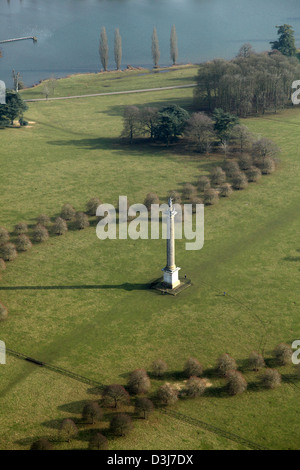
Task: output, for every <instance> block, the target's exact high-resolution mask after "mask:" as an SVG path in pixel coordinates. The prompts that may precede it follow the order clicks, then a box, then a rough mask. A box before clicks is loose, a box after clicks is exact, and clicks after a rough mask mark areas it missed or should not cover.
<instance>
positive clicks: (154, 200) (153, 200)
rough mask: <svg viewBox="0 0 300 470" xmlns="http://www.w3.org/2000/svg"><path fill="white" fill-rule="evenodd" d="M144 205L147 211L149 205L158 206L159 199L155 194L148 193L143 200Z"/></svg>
mask: <svg viewBox="0 0 300 470" xmlns="http://www.w3.org/2000/svg"><path fill="white" fill-rule="evenodd" d="M144 204H145V206H146V207H147V209H148V211H150V210H151V204H159V197H158V195H157V194H156V193H148V194H147V196H146V198H145V200H144Z"/></svg>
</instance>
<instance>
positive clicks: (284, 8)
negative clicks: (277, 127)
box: [0, 0, 300, 86]
mask: <svg viewBox="0 0 300 470" xmlns="http://www.w3.org/2000/svg"><path fill="white" fill-rule="evenodd" d="M283 23H289V24H291V25H292V26H293V27H294V29H295V37H296V41H297V45H298V46H299V47H300V1H299V0H250V1H249V0H0V40H1V39H8V38H13V37H21V36H37V37H38V43H37V44H36V45H33V43H32V41H24V42H17V43H12V44H5V45H2V54H3V57H2V59H0V79H2V80H4V81H5V82H6V83H7V85H8V86H11V71H12V69H15V70H17V71H20V72H21V74H22V76H23V80H24V82H25V84H26V85H28V86H29V85H32V84H33V83H37V82H38V81H39V80H40V79H43V78H47V77H49V76H51V75H52V74H53V75H54V76H56V77H61V76H64V75H67V74H70V73H78V72H96V71H99V70H100V68H101V66H100V62H99V54H98V43H99V34H100V29H101V27H102V26H105V27H106V30H107V33H108V38H109V45H110V67H111V68H114V61H113V36H114V29H115V28H116V27H118V28H119V29H120V33H121V35H122V40H123V60H122V62H123V67H126V66H127V65H128V64H130V65H140V66H151V64H152V62H151V35H152V30H153V26H154V25H155V26H156V28H157V32H158V36H159V42H160V50H161V59H160V63H161V65H167V64H170V57H169V37H170V30H171V26H172V24H175V25H176V29H177V35H178V46H179V58H178V61H179V62H181V63H186V62H193V63H199V62H202V61H206V60H208V59H211V58H214V57H224V58H227V59H228V58H231V57H233V56H234V55H235V54H236V52H237V51H238V49H239V47H240V46H241V45H242V44H243V43H245V42H250V43H252V45H253V46H254V48H255V49H256V50H257V51H262V50H265V49H268V48H269V41H271V40H274V39H275V38H276V29H275V25H278V24H283Z"/></svg>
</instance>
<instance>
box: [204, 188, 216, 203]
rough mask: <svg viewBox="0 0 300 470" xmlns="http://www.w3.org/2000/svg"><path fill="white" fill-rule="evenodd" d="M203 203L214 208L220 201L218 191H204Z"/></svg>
mask: <svg viewBox="0 0 300 470" xmlns="http://www.w3.org/2000/svg"><path fill="white" fill-rule="evenodd" d="M203 201H204V204H205V205H206V206H213V205H214V204H217V202H218V201H219V194H218V191H216V190H215V189H206V190H205V191H204V198H203Z"/></svg>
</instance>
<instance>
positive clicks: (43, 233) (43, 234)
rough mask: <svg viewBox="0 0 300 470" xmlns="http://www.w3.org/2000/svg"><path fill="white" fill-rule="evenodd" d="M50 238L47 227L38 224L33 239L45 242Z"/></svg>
mask: <svg viewBox="0 0 300 470" xmlns="http://www.w3.org/2000/svg"><path fill="white" fill-rule="evenodd" d="M48 238H49V233H48V230H47V229H46V227H44V226H43V225H41V224H37V225H36V226H35V227H34V229H33V234H32V239H33V240H34V241H35V242H37V243H40V242H45V241H46V240H48Z"/></svg>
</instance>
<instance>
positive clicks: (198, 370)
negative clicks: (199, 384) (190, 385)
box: [184, 357, 203, 377]
mask: <svg viewBox="0 0 300 470" xmlns="http://www.w3.org/2000/svg"><path fill="white" fill-rule="evenodd" d="M202 374H203V367H202V365H201V364H200V362H199V361H198V359H196V358H194V357H190V358H189V359H188V360H187V361H186V363H185V366H184V375H185V376H186V377H191V376H195V377H199V376H200V375H202Z"/></svg>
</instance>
